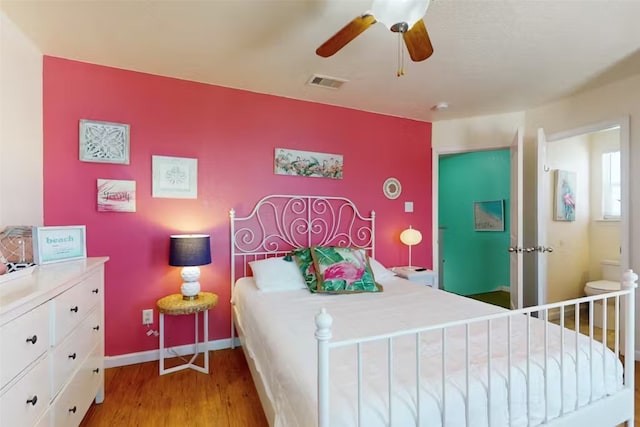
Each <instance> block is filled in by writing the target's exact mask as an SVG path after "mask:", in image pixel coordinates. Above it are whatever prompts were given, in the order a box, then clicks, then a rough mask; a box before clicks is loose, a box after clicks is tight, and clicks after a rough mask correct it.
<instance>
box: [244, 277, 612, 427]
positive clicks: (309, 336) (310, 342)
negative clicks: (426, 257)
mask: <svg viewBox="0 0 640 427" xmlns="http://www.w3.org/2000/svg"><path fill="white" fill-rule="evenodd" d="M382 284H383V285H384V292H383V293H366V294H354V295H322V294H311V293H309V292H308V291H307V290H296V291H279V292H263V291H259V290H258V289H257V288H256V287H255V284H254V282H253V279H252V278H241V279H239V280H238V282H237V283H236V286H235V288H234V294H233V301H234V305H235V310H236V320H237V322H238V324H239V326H240V328H241V329H242V331H243V334H244V336H243V345H245V351H246V352H247V353H248V354H249V356H250V357H251V358H253V359H254V362H255V365H256V369H257V371H258V374H259V375H260V376H261V380H262V382H263V384H264V385H265V388H266V391H267V395H268V396H269V398H270V400H271V402H272V404H273V407H274V410H275V412H276V419H275V426H276V427H294V426H295V427H299V426H314V425H317V367H316V363H317V344H316V340H315V338H314V332H315V323H314V316H315V314H316V313H317V312H318V311H319V310H320V309H321V308H326V310H327V312H328V313H329V314H331V316H332V317H333V319H334V321H333V327H332V331H333V337H332V340H331V341H332V342H335V341H342V340H348V339H355V338H359V337H365V336H374V335H379V334H386V333H393V332H396V331H399V330H406V329H412V328H419V327H425V326H428V325H436V324H442V323H447V322H455V321H460V320H464V319H469V318H473V317H479V316H485V315H491V314H496V313H500V312H504V311H506V310H505V309H502V308H500V307H496V306H492V305H489V304H485V303H482V302H479V301H475V300H472V299H469V298H465V297H461V296H458V295H454V294H451V293H447V292H444V291H440V290H437V289H432V288H430V287H426V286H421V285H419V284H415V283H413V282H409V281H407V280H404V279H400V278H393V279H390V280H388V281H384V282H383V283H382ZM512 319H513V320H512V322H511V323H512V325H511V337H512V348H511V354H510V357H509V352H508V347H507V339H506V337H507V333H508V325H507V321H506V320H505V319H500V320H494V321H492V322H491V325H490V326H488V325H487V322H481V323H480V324H473V325H472V326H470V327H469V335H470V337H471V338H470V354H472V358H471V360H470V371H469V379H470V380H469V385H468V386H467V382H466V374H465V366H466V347H465V336H466V330H465V327H464V326H455V327H450V328H448V329H447V331H446V344H445V352H444V359H445V367H444V369H445V377H446V387H445V390H446V391H445V393H444V396H443V393H442V388H443V386H442V378H443V375H442V369H443V363H442V359H443V348H442V347H443V346H442V338H441V337H442V333H441V332H439V331H438V332H435V331H434V332H425V333H422V334H421V337H420V341H419V345H420V358H421V386H420V411H421V417H420V420H421V421H420V425H421V426H442V425H443V423H442V420H443V411H444V413H445V416H444V419H445V424H444V425H446V426H455V427H464V426H467V424H466V415H467V411H468V412H469V419H470V420H471V421H470V423H469V425H468V426H486V425H488V424H489V419H490V420H491V425H492V426H508V425H511V426H526V425H537V424H540V423H542V422H543V421H544V419H545V416H548V418H553V417H557V416H558V415H559V414H560V412H561V409H562V410H563V412H565V413H566V412H571V411H573V410H574V409H575V407H576V405H577V406H584V405H586V404H588V403H589V402H590V401H592V400H597V399H599V398H601V397H604V396H606V395H608V394H612V393H613V392H615V391H616V390H619V389H620V388H621V387H622V365H621V363H620V361H619V360H618V359H617V358H616V357H615V354H613V352H611V351H609V350H608V349H604V348H603V345H602V343H599V342H592V341H591V340H590V339H589V337H587V336H584V335H580V334H579V335H578V350H577V351H576V333H575V332H574V331H570V330H566V329H565V330H564V331H562V330H561V328H560V327H559V326H557V325H554V324H550V323H548V324H547V325H548V326H547V331H548V332H547V334H548V335H547V339H548V342H549V351H548V356H547V366H548V374H547V376H546V379H545V375H544V362H545V360H544V351H543V347H542V344H541V343H542V342H543V339H544V329H545V327H544V324H545V322H543V321H541V320H539V319H536V318H530V320H529V325H530V326H529V331H530V332H529V339H528V338H527V317H526V316H524V315H518V316H515V317H513V318H512ZM488 327H490V328H491V337H492V349H491V377H490V380H489V375H488V371H489V370H488V358H489V357H488V356H489V354H488V346H487V328H488ZM561 334H564V336H565V337H564V362H563V363H564V370H563V374H562V384H561V380H560V378H561V375H560V371H561V369H560V366H561V364H560V359H561V351H560V348H561V347H560V346H561V344H560V342H561V340H560V336H561ZM527 342H530V343H531V344H530V349H531V354H532V356H531V359H530V363H529V364H527V362H526V354H527ZM415 347H416V338H415V336H411V337H401V338H395V339H394V340H393V350H392V353H393V363H392V366H393V380H392V387H393V393H392V396H393V397H392V399H393V402H392V403H393V411H392V420H391V421H392V424H393V425H398V426H409V425H417V405H416V400H417V392H416V381H415V378H416V360H415V359H416V356H415V354H416V351H415ZM509 359H511V362H510V363H509ZM330 360H331V369H330V378H331V389H330V395H331V399H330V400H331V403H330V405H331V411H330V412H331V421H330V425H331V426H332V427H343V426H344V427H346V426H355V425H357V400H358V399H357V358H356V351H355V347H354V346H349V347H340V348H335V349H332V350H331V353H330ZM576 360H577V361H578V362H577V363H578V375H577V381H576ZM362 361H363V374H364V378H365V381H364V383H363V401H364V407H363V410H362V417H363V418H362V420H361V421H362V425H363V426H367V427H376V426H386V425H389V424H391V423H390V420H389V413H388V410H387V408H388V404H389V397H388V396H389V392H388V390H389V378H388V374H387V372H388V370H387V366H388V363H389V361H388V348H387V341H386V340H385V341H383V342H373V343H367V344H363V345H362ZM509 373H510V376H511V383H512V389H511V395H510V396H508V391H507V386H506V385H507V381H508V378H509ZM590 373H592V375H590ZM527 376H528V377H529V390H528V391H527ZM591 378H593V380H591ZM545 380H546V384H545ZM489 381H491V385H492V387H491V390H492V391H491V393H492V394H491V405H490V410H488V409H487V408H488V406H489V405H488V404H487V403H488V402H487V394H488V392H487V390H488V383H489ZM545 387H546V388H547V390H548V393H549V398H548V399H547V400H545V398H544V390H545ZM467 390H468V393H469V404H468V405H467V404H466V395H467ZM561 394H562V395H563V396H564V399H563V400H561V399H560V396H561ZM576 400H577V401H576ZM546 402H548V403H549V407H548V408H546ZM561 402H563V405H564V408H561ZM509 406H511V412H510V411H509ZM528 414H529V417H528ZM545 414H546V415H545ZM527 418H530V422H531V423H530V424H529V423H528V420H527Z"/></svg>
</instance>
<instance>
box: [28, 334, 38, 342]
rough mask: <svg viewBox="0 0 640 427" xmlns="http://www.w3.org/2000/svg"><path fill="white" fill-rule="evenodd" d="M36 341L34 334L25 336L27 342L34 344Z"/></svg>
mask: <svg viewBox="0 0 640 427" xmlns="http://www.w3.org/2000/svg"><path fill="white" fill-rule="evenodd" d="M36 341H38V336H37V335H34V336H32V337H31V338H27V342H30V343H31V344H35V343H36Z"/></svg>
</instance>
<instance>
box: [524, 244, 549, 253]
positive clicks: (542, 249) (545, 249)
mask: <svg viewBox="0 0 640 427" xmlns="http://www.w3.org/2000/svg"><path fill="white" fill-rule="evenodd" d="M535 251H538V252H540V253H543V252H553V248H552V247H551V246H542V245H540V246H536V247H532V248H527V252H535Z"/></svg>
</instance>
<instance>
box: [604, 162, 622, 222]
mask: <svg viewBox="0 0 640 427" xmlns="http://www.w3.org/2000/svg"><path fill="white" fill-rule="evenodd" d="M621 196H622V189H621V186H620V151H612V152H610V153H603V154H602V218H604V219H620V199H621Z"/></svg>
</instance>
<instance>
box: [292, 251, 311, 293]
mask: <svg viewBox="0 0 640 427" xmlns="http://www.w3.org/2000/svg"><path fill="white" fill-rule="evenodd" d="M291 253H292V254H293V256H294V257H295V259H296V264H298V268H299V269H300V271H301V272H302V277H304V281H305V283H306V284H307V288H309V291H311V292H314V293H315V292H317V287H318V276H316V270H315V266H314V265H313V257H312V256H311V249H310V248H299V249H294V250H292V251H291Z"/></svg>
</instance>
